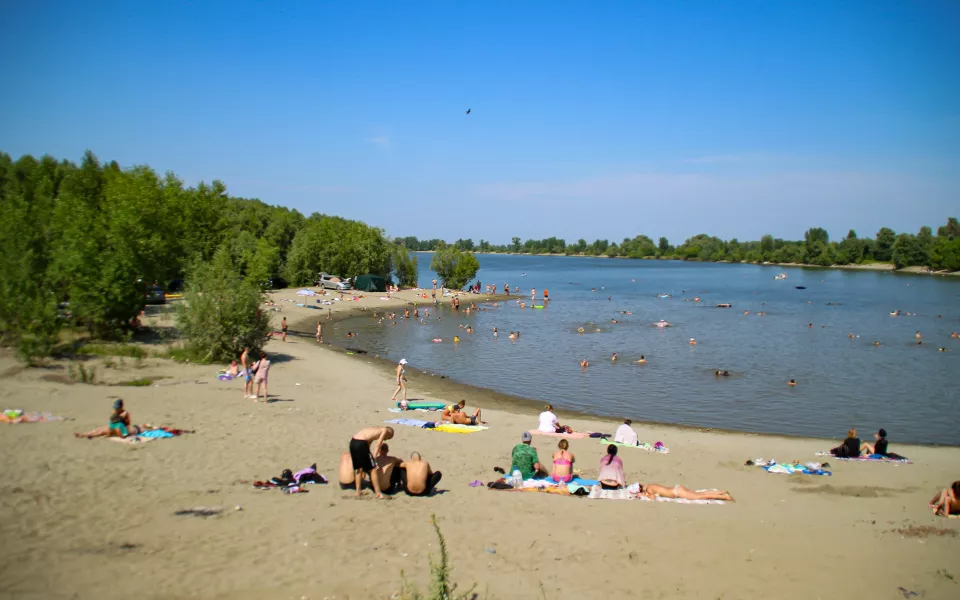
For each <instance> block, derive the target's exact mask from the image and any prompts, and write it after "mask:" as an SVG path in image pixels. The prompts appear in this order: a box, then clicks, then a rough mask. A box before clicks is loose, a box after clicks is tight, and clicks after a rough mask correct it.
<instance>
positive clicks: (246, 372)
mask: <svg viewBox="0 0 960 600" xmlns="http://www.w3.org/2000/svg"><path fill="white" fill-rule="evenodd" d="M240 366H241V367H243V399H244V400H246V399H247V398H250V397H251V396H252V395H253V373H251V372H250V349H249V348H247V347H246V346H244V347H243V352H242V353H241V354H240Z"/></svg>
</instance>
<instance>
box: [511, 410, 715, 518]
mask: <svg viewBox="0 0 960 600" xmlns="http://www.w3.org/2000/svg"><path fill="white" fill-rule="evenodd" d="M626 424H627V425H628V427H629V424H628V423H626ZM532 444H533V436H532V435H531V434H530V432H529V431H525V432H523V434H521V436H520V443H519V444H517V445H516V446H514V447H513V450H512V451H511V453H510V459H511V467H510V472H511V473H512V472H514V471H519V472H520V476H521V477H522V478H523V479H524V480H527V479H535V478H550V479H551V480H553V481H554V482H555V483H570V482H571V481H573V479H574V465H575V464H576V456H574V454H573V452H571V451H570V442H569V441H567V440H565V439H562V440H560V441H559V442H558V443H557V450H556V451H555V452H554V453H553V456H552V461H553V466H552V469H551V470H550V472H549V473H548V472H547V469H546V467H545V466H544V465H543V464H542V463H541V462H540V457H539V455H538V454H537V449H536V448H534V447H533V445H532ZM597 480H598V481H599V483H600V487H601V489H605V490H619V489H622V488H625V487H627V480H626V477H625V476H624V474H623V460H621V458H620V457H619V456H617V446H616V445H614V444H610V445H609V446H608V447H607V453H606V454H605V455H604V456H603V457H602V458H601V459H600V467H599V469H598V471H597ZM639 486H640V489H639V491H638V492H637V496H645V497H647V498H650V499H654V498H656V497H658V496H659V497H662V498H682V499H686V500H726V501H728V502H733V496H731V495H730V494H729V493H728V492H723V491H717V490H709V491H702V492H697V491H694V490H691V489H688V488H686V487H684V486H682V485H675V486H673V487H669V486H663V485H659V484H656V483H648V484H639Z"/></svg>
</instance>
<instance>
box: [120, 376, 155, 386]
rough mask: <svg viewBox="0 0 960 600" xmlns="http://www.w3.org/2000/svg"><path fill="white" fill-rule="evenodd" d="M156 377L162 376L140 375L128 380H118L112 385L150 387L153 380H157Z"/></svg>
mask: <svg viewBox="0 0 960 600" xmlns="http://www.w3.org/2000/svg"><path fill="white" fill-rule="evenodd" d="M158 379H163V377H162V376H157V377H140V378H138V379H131V380H129V381H120V382H118V383H115V384H113V385H124V386H127V387H150V386H151V385H153V382H154V381H157V380H158Z"/></svg>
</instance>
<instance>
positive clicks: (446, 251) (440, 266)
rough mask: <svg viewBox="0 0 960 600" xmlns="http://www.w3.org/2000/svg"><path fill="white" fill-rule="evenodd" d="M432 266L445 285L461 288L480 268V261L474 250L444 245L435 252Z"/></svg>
mask: <svg viewBox="0 0 960 600" xmlns="http://www.w3.org/2000/svg"><path fill="white" fill-rule="evenodd" d="M430 268H431V269H433V271H434V272H436V274H437V276H439V277H440V279H441V280H442V281H443V285H444V287H448V288H451V289H460V288H462V287H463V286H465V285H466V284H467V282H468V281H471V280H472V279H473V278H474V276H475V275H476V274H477V271H479V270H480V263H479V262H478V261H477V257H476V256H474V255H473V253H472V252H464V251H463V250H460V249H459V248H457V247H455V246H447V245H442V246H441V247H439V248H437V250H436V251H435V252H434V254H433V260H432V261H431V262H430Z"/></svg>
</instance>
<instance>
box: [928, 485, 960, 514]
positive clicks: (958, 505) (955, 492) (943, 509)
mask: <svg viewBox="0 0 960 600" xmlns="http://www.w3.org/2000/svg"><path fill="white" fill-rule="evenodd" d="M930 508H932V509H933V514H935V515H943V516H944V517H949V516H950V515H957V514H960V481H954V482H953V483H951V484H950V487H948V488H947V489H945V490H943V491H942V492H940V493H939V494H937V495H936V496H934V497H933V500H931V501H930Z"/></svg>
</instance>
